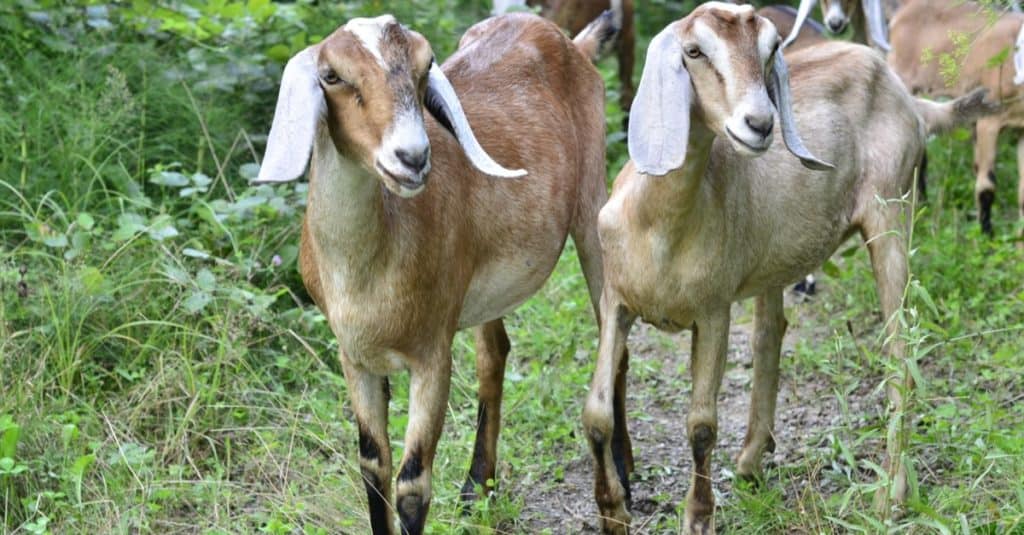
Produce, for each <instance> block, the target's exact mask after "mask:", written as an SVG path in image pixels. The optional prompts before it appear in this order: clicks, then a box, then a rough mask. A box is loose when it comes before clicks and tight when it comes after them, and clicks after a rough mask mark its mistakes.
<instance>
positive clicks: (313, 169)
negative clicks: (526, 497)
mask: <svg viewBox="0 0 1024 535" xmlns="http://www.w3.org/2000/svg"><path fill="white" fill-rule="evenodd" d="M610 20H611V18H610V17H602V18H601V19H599V20H598V21H596V22H595V24H598V25H600V26H602V27H606V26H608V25H609V24H610ZM586 35H587V36H590V37H591V38H593V37H594V36H601V35H603V36H607V37H614V33H612V34H608V33H607V32H603V31H594V32H587V33H586ZM598 44H599V43H597V42H595V41H593V40H588V39H586V38H585V39H581V40H580V41H579V42H578V43H575V46H574V43H573V42H571V41H569V40H568V39H567V38H566V37H565V36H564V34H563V33H562V32H561V31H560V30H559V29H558V27H557V26H555V25H554V24H552V23H551V22H549V21H546V20H544V19H541V18H539V17H536V16H533V15H528V14H513V15H507V16H503V17H496V18H491V19H488V20H486V21H484V22H481V23H480V24H477V25H475V26H473V27H472V28H470V29H469V31H468V32H467V33H466V35H465V36H464V37H463V38H462V41H461V42H460V43H459V50H458V51H457V52H456V53H455V54H454V55H453V56H452V57H451V58H450V59H449V60H448V61H447V62H445V65H444V68H443V69H442V68H440V67H438V66H437V64H436V63H434V58H433V54H432V52H431V48H430V45H429V44H428V43H427V41H426V40H425V39H424V38H423V36H421V35H420V34H418V33H416V32H414V31H411V30H409V29H407V28H405V27H403V26H401V25H399V24H398V23H397V22H396V21H395V19H394V18H393V17H391V16H382V17H378V18H374V19H353V20H350V21H349V22H348V23H347V24H345V25H344V26H342V27H340V28H339V29H338V30H336V31H335V32H334V33H332V34H331V35H330V36H328V37H327V38H326V39H325V40H324V41H323V42H322V43H320V44H318V45H315V46H312V47H309V48H307V49H305V50H303V51H302V52H300V53H299V54H297V55H296V56H295V57H293V58H292V59H291V60H290V61H289V62H288V65H287V67H286V68H285V72H284V76H283V79H282V83H281V92H280V96H279V98H278V102H277V110H276V112H275V114H274V123H273V126H272V127H271V131H270V137H269V141H268V144H267V153H266V157H265V159H264V163H263V166H262V168H261V170H260V175H259V177H258V180H259V181H262V182H280V181H286V180H293V179H296V178H298V177H299V176H300V175H301V174H302V172H303V170H304V168H305V167H306V163H307V161H311V163H310V173H309V175H310V180H309V182H310V184H309V203H308V207H307V210H306V216H305V219H304V221H303V227H302V238H301V240H302V241H301V252H300V259H299V260H300V270H301V273H302V279H303V282H304V283H305V285H306V288H307V289H308V290H309V293H310V295H312V296H313V299H314V300H315V301H316V303H317V305H318V306H319V307H320V309H321V310H322V311H323V313H324V315H325V316H326V317H327V320H328V322H329V324H330V327H331V330H332V331H333V332H334V334H335V335H336V336H337V339H338V345H339V348H340V351H339V355H338V357H339V359H340V361H341V364H342V368H343V369H344V374H345V379H346V382H347V384H348V395H349V399H350V400H351V403H352V409H353V412H354V413H355V419H356V423H357V424H358V429H359V458H360V467H361V469H362V476H363V478H364V480H365V485H366V492H367V497H368V500H369V510H370V523H371V527H372V530H373V533H375V534H387V533H392V532H393V531H394V525H393V520H392V511H393V510H396V511H397V512H398V517H399V520H400V523H401V524H400V529H401V531H402V533H403V534H404V533H422V531H423V528H424V523H425V521H426V517H427V511H428V508H429V506H430V498H431V471H432V466H433V461H434V455H435V451H436V446H437V442H438V438H439V436H440V434H441V429H442V424H443V422H444V416H445V411H446V409H447V407H448V394H449V387H450V381H451V370H452V358H451V344H452V338H453V336H454V335H455V331H456V330H458V329H460V328H463V327H470V326H476V327H475V335H476V351H477V376H478V378H479V381H480V391H479V403H480V405H479V413H478V427H477V433H476V445H475V447H474V454H473V461H472V465H471V467H470V470H469V476H468V478H467V480H466V485H465V487H464V498H466V499H472V498H473V497H474V494H475V488H476V487H477V486H479V487H483V488H485V489H486V488H487V486H488V485H489V483H488V480H491V479H493V478H494V477H495V473H494V471H495V455H496V448H497V438H498V430H499V425H500V411H501V392H502V379H503V377H504V370H505V360H506V357H507V355H508V352H509V349H510V344H509V339H508V337H507V335H506V334H505V328H504V325H503V323H502V317H503V316H504V315H505V314H507V313H509V312H510V311H512V310H513V309H515V307H516V306H518V305H519V304H520V303H522V302H523V301H524V300H526V299H527V298H528V297H529V296H530V295H531V294H533V293H534V292H536V291H537V289H538V288H540V287H541V285H542V284H544V281H545V280H546V279H547V278H548V276H549V274H550V273H551V271H552V269H553V268H554V266H555V264H556V262H557V261H558V257H559V255H560V253H561V251H562V247H563V245H564V243H565V240H566V237H567V235H569V234H571V235H572V237H573V241H574V242H575V243H576V246H577V248H578V250H579V254H580V262H581V264H582V266H583V271H584V275H585V276H586V278H587V283H588V285H589V289H590V293H591V297H592V299H593V301H594V306H595V311H596V307H597V299H598V297H599V295H600V285H601V280H602V278H601V257H600V248H599V243H598V239H597V231H596V218H597V212H598V209H599V208H600V206H601V205H602V204H603V203H604V201H605V199H606V196H607V194H606V191H605V149H604V147H605V139H604V87H603V83H602V81H601V77H600V75H599V74H598V72H597V70H596V69H595V68H594V67H593V65H592V64H591V62H590V60H589V59H588V58H589V57H590V56H592V55H594V54H595V53H596V49H597V48H598ZM460 101H461V103H460ZM463 106H464V108H463ZM424 109H426V110H427V111H428V112H429V114H426V113H423V110H424ZM435 119H436V120H435ZM470 124H473V125H476V126H477V131H478V132H480V134H481V135H480V140H479V142H478V141H477V140H476V139H475V138H474V135H473V131H472V130H471V129H470ZM482 147H485V148H486V152H485V151H484V148H482ZM311 153H312V155H311ZM487 153H490V154H494V155H495V156H496V157H497V158H498V160H499V161H501V162H503V163H505V164H509V165H512V166H514V167H522V168H524V169H525V170H526V171H528V172H529V175H528V176H526V177H525V178H521V179H512V178H495V177H496V176H499V177H514V176H521V175H524V174H525V172H523V171H518V172H514V171H508V170H506V169H504V168H502V167H501V166H499V165H497V164H496V163H494V161H492V160H491V158H490V157H489V156H488V155H487ZM488 175H493V176H488ZM428 179H430V184H429V185H428V184H427V180H428ZM403 368H405V369H408V370H409V371H410V374H411V381H410V387H409V390H410V400H409V421H408V425H407V427H406V435H405V453H404V455H403V458H402V460H401V463H400V465H399V466H400V469H399V471H398V478H397V485H396V487H397V488H396V493H395V494H396V497H395V499H394V501H392V494H391V474H392V459H391V447H390V442H389V439H388V434H387V422H388V397H389V388H388V375H390V374H391V373H394V372H396V371H398V370H400V369H403Z"/></svg>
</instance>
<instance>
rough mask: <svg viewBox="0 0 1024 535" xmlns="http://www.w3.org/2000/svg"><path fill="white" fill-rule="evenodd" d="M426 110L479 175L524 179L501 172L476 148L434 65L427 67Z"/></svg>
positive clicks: (449, 87)
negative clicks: (452, 137)
mask: <svg viewBox="0 0 1024 535" xmlns="http://www.w3.org/2000/svg"><path fill="white" fill-rule="evenodd" d="M424 105H425V106H426V108H427V111H429V112H430V114H431V115H433V116H434V118H435V119H437V122H439V123H441V125H442V126H444V127H445V128H447V129H448V131H449V132H451V133H452V135H454V136H455V139H457V140H458V141H459V145H461V146H462V150H463V151H464V152H465V153H466V156H467V157H468V158H469V161H470V163H472V164H473V167H476V168H477V169H479V170H480V171H481V172H483V173H486V174H488V175H491V176H496V177H502V178H515V177H521V176H526V170H525V169H516V170H514V171H513V170H510V169H505V168H504V167H502V166H501V165H499V164H498V163H497V162H495V161H494V159H493V158H491V156H490V155H489V154H487V152H486V151H485V150H484V148H483V147H481V146H480V142H479V141H477V140H476V136H475V135H474V134H473V129H472V128H470V127H469V120H468V119H466V112H464V111H462V103H461V102H459V97H458V95H456V94H455V88H454V87H452V83H451V82H449V81H448V77H446V76H445V75H444V72H442V71H441V67H438V66H437V63H434V64H432V65H431V66H430V74H429V75H428V78H427V96H426V98H425V99H424Z"/></svg>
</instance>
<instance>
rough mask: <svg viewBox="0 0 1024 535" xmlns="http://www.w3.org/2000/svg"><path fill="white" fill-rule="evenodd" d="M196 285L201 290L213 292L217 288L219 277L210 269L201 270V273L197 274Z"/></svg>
mask: <svg viewBox="0 0 1024 535" xmlns="http://www.w3.org/2000/svg"><path fill="white" fill-rule="evenodd" d="M196 285H197V286H199V289H200V290H205V291H207V292H212V291H213V290H215V289H216V288H217V277H215V276H214V274H213V272H212V271H210V270H209V269H206V268H203V269H200V270H199V273H196Z"/></svg>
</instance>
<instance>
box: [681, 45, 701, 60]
mask: <svg viewBox="0 0 1024 535" xmlns="http://www.w3.org/2000/svg"><path fill="white" fill-rule="evenodd" d="M683 53H684V54H686V55H687V56H688V57H690V58H693V59H697V58H699V57H701V56H703V55H704V54H703V53H702V52H701V51H700V47H699V46H697V45H687V46H686V47H685V48H683Z"/></svg>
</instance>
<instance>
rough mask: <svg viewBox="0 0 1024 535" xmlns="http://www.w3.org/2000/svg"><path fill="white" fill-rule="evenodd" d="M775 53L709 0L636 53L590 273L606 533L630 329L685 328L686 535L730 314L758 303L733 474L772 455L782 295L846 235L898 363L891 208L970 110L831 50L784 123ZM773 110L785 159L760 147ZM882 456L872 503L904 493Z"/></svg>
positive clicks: (874, 56)
mask: <svg viewBox="0 0 1024 535" xmlns="http://www.w3.org/2000/svg"><path fill="white" fill-rule="evenodd" d="M780 41H781V40H780V39H779V36H778V33H777V31H776V29H775V27H774V26H772V24H771V23H770V22H768V21H767V20H766V19H764V18H761V17H757V16H755V14H754V10H753V8H751V7H750V6H734V5H731V4H725V3H720V2H710V3H706V4H703V5H701V6H699V7H698V8H697V9H695V10H694V11H693V12H692V13H691V14H690V15H689V16H687V17H686V18H684V19H682V20H679V21H677V22H675V23H672V24H671V25H669V26H668V27H667V28H666V29H665V30H664V31H662V32H661V33H660V34H658V35H657V36H656V37H655V38H654V39H653V40H652V41H651V45H650V47H649V48H648V53H647V61H646V64H645V66H644V72H643V76H642V78H641V80H640V85H639V88H638V90H637V98H636V101H635V102H634V106H633V112H632V115H631V117H630V128H629V152H630V156H631V158H632V160H631V161H629V162H628V163H627V164H626V166H625V167H624V168H623V169H622V171H621V172H620V173H619V175H618V177H617V178H616V180H615V185H614V188H613V192H612V195H611V197H610V199H609V201H608V203H607V204H606V205H605V207H604V208H603V209H602V210H601V213H600V216H599V218H598V231H599V234H600V237H601V245H602V248H603V250H604V275H605V282H604V291H603V293H602V295H601V314H600V317H601V338H600V344H599V350H598V361H597V367H596V369H595V372H594V378H593V382H592V383H591V390H590V394H589V396H588V398H587V401H586V405H585V408H584V412H583V424H584V428H585V431H586V436H587V439H588V440H589V442H590V446H591V450H592V453H593V455H594V465H595V481H594V493H595V498H596V501H597V505H598V509H599V512H600V515H601V520H600V522H601V527H602V530H603V531H604V532H609V533H623V532H625V531H626V530H627V526H628V523H629V520H630V515H629V513H628V512H627V504H628V501H629V496H630V491H629V472H630V470H629V459H628V458H627V457H626V453H627V452H626V451H625V450H624V449H623V448H622V447H620V446H617V445H616V440H615V437H616V436H619V435H621V434H622V433H623V431H622V430H620V429H619V423H618V421H619V418H618V413H619V411H622V410H624V409H623V408H620V407H618V406H617V405H616V404H615V403H614V400H615V399H617V398H618V396H619V395H620V393H619V386H618V383H619V382H620V381H622V378H621V377H620V376H621V373H622V370H624V369H626V367H627V363H626V362H625V360H624V359H626V358H628V357H627V356H626V352H625V343H626V338H627V335H628V333H629V330H630V328H631V326H632V325H633V323H634V322H635V320H636V319H638V318H639V319H642V320H643V321H645V322H648V323H651V324H653V325H655V326H656V327H658V328H660V329H664V330H668V331H678V330H681V329H692V331H693V348H692V351H691V359H692V360H691V367H690V369H691V374H692V376H693V392H692V398H691V404H690V413H689V415H688V416H687V433H688V438H689V442H690V446H691V448H692V451H693V460H694V473H693V478H692V482H691V486H690V490H689V494H688V495H687V502H686V515H685V523H684V530H685V532H687V533H713V532H714V519H713V512H714V508H715V503H714V496H713V493H712V485H711V481H712V471H711V458H712V456H711V452H712V449H713V448H714V445H715V440H716V437H717V434H718V423H717V414H716V399H717V396H718V390H719V387H720V384H721V380H722V374H723V371H724V365H725V359H726V352H727V349H728V336H729V322H730V314H729V313H730V307H731V304H732V303H733V302H735V301H737V300H740V299H746V298H749V297H754V298H755V299H756V306H755V319H754V336H753V364H754V373H753V375H754V376H753V392H752V394H751V398H752V400H751V407H750V417H749V423H748V428H747V435H746V439H745V440H744V445H743V449H742V452H741V453H740V456H739V459H738V468H737V472H738V473H739V474H740V475H742V476H753V475H756V474H758V473H759V472H760V463H761V456H762V454H763V452H764V451H765V450H769V449H771V448H772V447H773V445H774V440H775V439H774V436H773V427H774V418H775V404H776V395H777V392H778V382H779V352H780V347H781V343H782V336H783V333H784V331H785V329H786V319H785V317H784V315H783V302H782V296H783V288H784V287H785V285H787V284H790V283H791V282H793V281H795V280H797V279H799V278H800V277H801V276H802V275H803V274H805V273H807V272H808V271H810V270H812V269H814V268H816V267H818V266H819V265H820V264H821V263H822V262H823V261H824V260H825V259H827V258H828V257H829V256H830V255H831V254H832V253H833V252H834V251H835V250H836V248H837V247H838V246H839V245H840V244H842V243H843V241H845V240H846V239H847V238H849V237H850V236H851V235H853V234H857V233H859V234H860V235H861V237H862V238H863V239H864V240H865V242H866V243H867V245H868V249H869V251H870V253H871V263H872V267H873V269H874V274H875V280H876V282H877V285H878V292H879V296H880V300H881V305H882V311H883V314H884V317H885V318H886V329H887V331H888V333H889V336H888V337H887V338H886V340H887V341H888V342H887V347H886V350H887V351H888V353H889V354H890V355H891V358H893V359H896V361H897V362H901V361H902V357H903V355H904V349H905V347H904V342H903V341H902V339H901V338H900V336H899V334H898V328H899V320H898V318H896V317H895V316H896V315H897V313H898V311H899V310H900V307H901V301H902V295H903V291H904V288H905V286H906V283H907V251H906V244H905V242H904V236H905V232H903V231H904V230H905V226H906V224H907V222H908V217H907V213H906V212H907V209H906V208H907V206H908V203H906V202H903V201H901V199H903V198H904V196H905V195H906V194H907V192H908V190H909V188H910V184H911V180H912V177H913V172H914V167H915V164H916V163H917V162H918V160H919V159H920V156H921V153H922V151H923V150H924V138H925V134H926V132H927V131H928V130H929V129H930V128H931V127H932V126H934V125H939V124H940V123H941V124H947V123H949V122H951V121H953V120H968V119H970V118H972V116H971V114H972V113H974V112H975V111H976V110H975V108H976V107H978V105H979V104H980V102H981V95H979V94H974V95H972V96H971V98H970V99H968V100H958V101H954V102H952V103H948V104H935V103H930V102H925V101H918V100H916V99H914V98H913V97H911V96H910V95H909V94H908V93H907V91H906V90H905V89H904V87H903V84H901V83H900V81H899V80H898V79H897V78H896V76H895V75H894V74H893V73H892V72H891V71H890V70H889V68H888V67H887V66H886V64H885V61H884V60H883V59H882V58H881V56H880V55H879V54H878V53H877V52H875V51H872V50H871V49H869V48H867V47H864V46H861V45H855V44H849V43H841V42H830V43H824V44H821V45H819V46H816V47H811V48H807V49H804V50H800V51H798V52H796V53H794V54H793V56H792V59H791V61H790V63H789V69H791V72H792V81H793V84H792V101H793V102H795V103H796V104H797V105H798V106H799V108H798V110H797V113H796V114H795V116H794V114H793V111H792V108H791V103H790V102H791V98H790V88H789V83H788V78H789V74H788V73H787V64H786V62H785V61H784V60H783V58H782V54H781V53H780V51H779V44H780ZM776 110H778V115H779V127H780V129H781V131H782V138H783V141H784V142H785V145H786V146H784V145H783V142H782V141H779V140H778V139H775V140H774V143H773V138H772V132H773V130H774V123H775V119H774V114H775V111H776ZM922 114H924V115H925V117H922ZM797 123H799V125H800V129H801V130H802V131H803V133H804V134H805V136H804V139H806V140H807V141H808V143H807V145H808V146H809V147H810V149H811V150H813V153H814V154H817V155H818V156H821V157H822V158H823V159H824V160H827V161H829V162H832V164H831V165H829V164H824V163H822V162H821V161H819V160H817V159H816V158H815V157H813V156H811V154H810V153H809V152H808V150H807V149H806V148H804V146H803V143H802V142H801V141H800V137H799V136H798V135H797V132H796V126H795V125H796V124H797ZM933 123H934V125H933ZM787 147H788V148H789V149H790V151H791V152H793V154H796V155H797V156H798V157H799V159H798V158H794V157H793V156H792V155H791V154H790V151H787ZM801 163H802V164H803V165H801ZM809 168H813V169H818V170H810V169H809ZM821 169H824V170H823V171H822V170H821ZM880 199H885V201H881V200H880ZM903 377H904V378H906V379H902V381H904V383H903V384H902V385H900V386H899V387H896V386H895V385H894V384H893V385H891V388H890V392H889V399H890V402H891V404H892V406H893V409H894V410H895V411H901V410H902V405H901V404H902V398H901V395H900V394H901V392H905V391H906V389H909V388H911V387H912V384H911V383H910V380H909V379H908V378H907V377H909V376H908V375H906V374H904V375H903ZM894 381H895V380H894ZM897 450H898V443H897V442H895V441H892V442H890V443H889V444H888V451H889V454H890V456H889V459H888V460H887V461H886V463H885V464H886V467H887V469H888V470H889V472H890V475H891V477H892V482H891V485H890V486H889V488H888V489H887V490H889V491H891V494H887V493H883V494H882V496H881V504H882V505H883V506H886V505H887V504H888V502H889V498H890V496H891V497H892V498H895V499H896V500H901V499H902V498H903V497H904V495H905V492H906V477H907V476H906V470H905V467H904V466H903V465H902V464H901V462H900V459H901V457H900V456H899V455H898V454H897V455H893V454H894V453H898V451H897Z"/></svg>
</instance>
